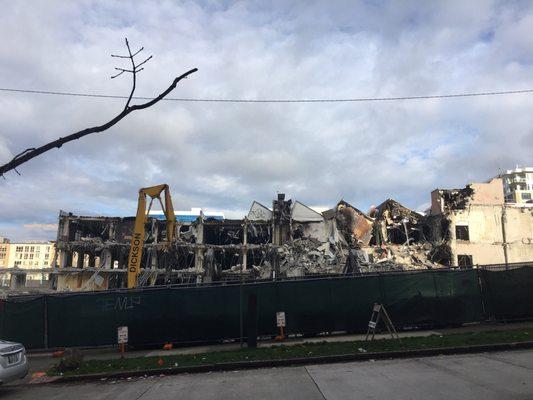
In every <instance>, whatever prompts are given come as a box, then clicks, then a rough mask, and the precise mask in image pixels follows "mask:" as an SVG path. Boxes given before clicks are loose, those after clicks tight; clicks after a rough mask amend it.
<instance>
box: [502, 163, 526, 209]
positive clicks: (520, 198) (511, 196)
mask: <svg viewBox="0 0 533 400" xmlns="http://www.w3.org/2000/svg"><path fill="white" fill-rule="evenodd" d="M501 178H502V180H503V194H504V196H505V202H507V203H532V202H533V167H524V168H521V167H516V168H515V169H510V170H507V171H505V173H503V174H501Z"/></svg>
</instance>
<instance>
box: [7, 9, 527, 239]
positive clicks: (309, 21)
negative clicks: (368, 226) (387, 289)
mask: <svg viewBox="0 0 533 400" xmlns="http://www.w3.org/2000/svg"><path fill="white" fill-rule="evenodd" d="M265 4H266V3H263V2H235V3H233V2H227V3H219V2H209V1H206V2H171V1H159V2H138V1H135V2H124V1H106V2H94V1H83V2H67V1H52V2H50V1H34V2H31V4H30V3H29V2H12V3H7V4H5V5H3V13H2V15H0V33H2V37H3V38H4V40H3V45H2V47H0V60H1V62H0V86H3V87H21V88H30V89H45V90H65V91H82V92H94V93H111V94H117V93H118V94H120V93H124V94H126V93H127V92H128V90H129V81H128V80H127V79H120V80H119V79H116V80H112V81H111V80H109V76H110V75H111V74H112V72H113V67H114V66H115V65H116V64H115V62H116V59H112V58H111V57H109V54H110V53H117V52H123V37H124V36H128V38H129V39H130V41H131V42H132V43H133V44H134V45H135V46H137V45H143V46H145V48H146V52H147V53H146V54H154V59H153V61H151V62H150V63H149V64H148V65H147V69H146V70H145V71H143V72H142V73H141V76H140V83H139V89H138V94H139V95H145V96H151V95H155V94H157V93H159V92H160V91H162V90H163V89H164V88H165V87H166V86H167V85H168V84H169V82H170V81H171V80H172V79H173V77H175V76H176V75H178V74H180V73H181V72H183V71H185V70H187V69H189V68H191V67H198V68H199V72H198V73H197V74H194V75H193V76H191V77H190V78H189V79H187V80H186V81H185V82H183V83H180V85H179V86H178V88H177V89H176V91H175V92H174V93H173V94H172V96H173V97H198V98H202V97H203V98H249V99H256V98H348V97H371V96H401V95H422V94H439V93H454V92H463V91H478V90H505V89H523V88H531V87H533V75H532V74H531V66H532V61H533V60H532V59H531V54H533V53H532V51H531V50H532V48H531V41H530V38H531V37H532V34H533V23H532V19H533V12H532V7H531V5H530V3H529V2H519V1H517V2H495V1H486V2H485V1H479V2H464V1H462V2H460V1H457V2H454V1H452V2H441V3H437V2H414V1H413V2H409V1H407V2H388V1H383V2H363V1H362V2H358V3H354V2H352V1H346V2H344V1H337V2H318V1H316V2H296V1H295V2H285V1H284V2H278V3H277V4H275V5H274V6H272V7H267V6H265ZM531 105H532V100H531V95H527V94H525V95H516V96H498V97H486V98H468V99H453V100H430V101H406V102H394V103H392V102H391V103H350V104H286V103H283V104H218V103H216V104H215V103H179V102H163V103H160V104H158V105H157V106H156V107H153V108H151V109H149V110H146V111H143V112H141V113H138V114H134V115H131V116H128V118H127V119H126V120H124V121H122V122H121V123H119V125H117V126H115V127H113V128H112V129H110V130H109V131H107V132H105V133H101V134H96V135H92V136H89V137H87V138H85V139H82V140H80V141H78V142H76V143H71V144H68V145H65V146H64V147H63V148H61V149H60V150H53V151H51V152H49V153H47V154H45V155H43V156H42V157H40V158H38V159H35V160H32V161H31V162H29V163H28V164H26V165H24V166H22V167H21V168H20V169H19V170H20V172H21V173H22V176H20V177H19V176H17V175H16V174H9V176H7V180H5V181H3V182H0V185H1V188H0V201H1V204H2V207H0V218H1V221H2V224H1V226H0V229H2V230H3V232H2V233H3V234H5V236H11V237H13V238H14V239H30V238H34V239H41V238H42V239H44V238H53V237H54V235H53V232H51V231H49V230H45V229H38V227H40V226H47V225H46V224H50V223H54V221H55V220H56V219H57V213H58V211H59V209H64V210H69V211H73V212H75V213H81V214H104V215H132V214H133V213H134V211H135V207H136V205H135V201H136V192H137V190H138V188H139V187H143V186H148V185H152V184H157V183H161V182H168V183H169V184H170V185H171V189H172V192H173V198H174V202H175V208H177V209H179V208H189V207H192V206H202V207H209V208H216V209H223V210H228V212H229V213H230V214H231V215H232V216H236V215H238V214H239V213H240V212H243V211H245V210H247V208H248V207H249V204H250V202H251V201H252V200H253V199H257V200H259V201H261V202H263V203H266V204H268V203H270V201H271V199H272V197H273V196H274V195H275V193H276V191H285V192H287V193H288V194H289V195H291V196H293V197H295V198H298V199H299V200H301V201H304V202H306V203H308V204H311V205H322V206H324V205H326V206H327V205H332V204H334V202H335V201H337V200H338V199H339V198H340V197H344V199H346V200H348V201H350V202H352V203H354V204H355V205H357V206H359V207H360V208H362V209H366V208H368V207H369V206H370V205H371V204H376V203H379V202H381V201H382V200H384V199H385V198H387V197H394V198H396V199H398V200H399V201H402V202H404V203H405V204H406V205H408V206H411V207H420V206H422V205H424V204H427V202H428V201H429V192H430V191H431V190H432V189H434V188H435V187H453V186H458V187H460V186H463V185H464V184H466V183H467V182H468V181H475V180H486V179H488V178H489V177H491V176H493V175H495V174H497V173H498V170H499V168H502V169H505V168H510V167H513V166H514V165H515V164H528V163H531V156H530V154H531V148H532V146H533V133H532V128H531V127H532V126H533V124H532V122H533V121H532V119H533V116H532V114H531V112H530V109H531ZM122 106H123V102H121V101H120V100H104V99H87V98H69V97H54V96H37V95H24V94H8V93H0V121H2V123H1V124H0V162H3V161H7V160H8V159H9V158H10V157H11V156H13V155H14V154H17V153H18V152H20V151H21V150H23V149H25V148H27V147H33V146H35V145H38V144H41V143H45V142H46V141H49V140H52V139H55V138H57V137H58V136H63V135H66V134H68V133H70V132H72V131H75V130H78V129H82V128H85V127H87V126H91V125H96V124H99V123H102V122H104V121H106V120H107V119H109V118H110V117H112V116H113V115H114V114H115V113H117V112H119V111H120V109H121V107H122ZM39 224H43V225H39Z"/></svg>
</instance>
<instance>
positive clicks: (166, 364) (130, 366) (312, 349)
mask: <svg viewBox="0 0 533 400" xmlns="http://www.w3.org/2000/svg"><path fill="white" fill-rule="evenodd" d="M529 340H533V329H532V328H522V329H515V330H507V331H505V330H499V331H479V332H468V333H457V334H449V335H431V336H426V337H406V338H402V340H401V342H399V341H397V340H392V339H379V340H375V341H373V342H365V341H362V340H361V341H350V342H318V343H307V342H306V343H303V344H294V345H273V346H271V347H260V348H256V349H248V348H243V349H239V350H230V351H216V352H211V353H202V354H183V355H169V356H162V357H159V356H156V357H137V358H125V359H110V360H87V361H83V362H82V364H81V366H80V367H79V368H77V369H75V370H71V371H67V372H64V373H63V374H62V375H64V376H69V375H84V374H96V373H105V372H125V371H140V370H150V369H161V368H173V367H188V366H197V365H203V364H204V365H205V364H218V363H228V362H240V361H258V360H283V359H292V358H308V357H317V356H334V355H345V354H357V353H363V352H385V351H400V350H416V349H428V348H440V347H460V346H469V345H482V344H485V345H487V344H494V343H513V342H524V341H529ZM160 360H162V361H160ZM47 374H48V375H61V374H60V373H59V372H58V371H57V370H56V368H55V367H54V368H52V369H50V370H49V371H48V372H47Z"/></svg>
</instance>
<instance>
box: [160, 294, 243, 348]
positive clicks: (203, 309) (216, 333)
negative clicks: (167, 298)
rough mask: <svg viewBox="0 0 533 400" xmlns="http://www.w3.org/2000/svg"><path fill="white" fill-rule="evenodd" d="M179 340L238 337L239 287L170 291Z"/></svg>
mask: <svg viewBox="0 0 533 400" xmlns="http://www.w3.org/2000/svg"><path fill="white" fill-rule="evenodd" d="M170 290H171V292H172V296H176V294H177V293H179V295H178V297H174V302H173V304H174V307H173V311H172V313H173V315H174V317H175V318H176V321H177V324H178V325H179V329H180V330H179V336H180V337H181V338H182V339H181V341H187V342H190V341H205V340H219V339H222V338H235V337H238V336H239V288H238V286H218V287H204V288H194V289H170Z"/></svg>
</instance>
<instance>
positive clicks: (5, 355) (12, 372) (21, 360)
mask: <svg viewBox="0 0 533 400" xmlns="http://www.w3.org/2000/svg"><path fill="white" fill-rule="evenodd" d="M26 375H28V361H27V359H26V349H25V348H24V346H23V345H21V344H20V343H13V342H6V341H5V340H0V385H1V384H4V383H8V382H11V381H14V380H17V379H22V378H24V377H25V376H26Z"/></svg>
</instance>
